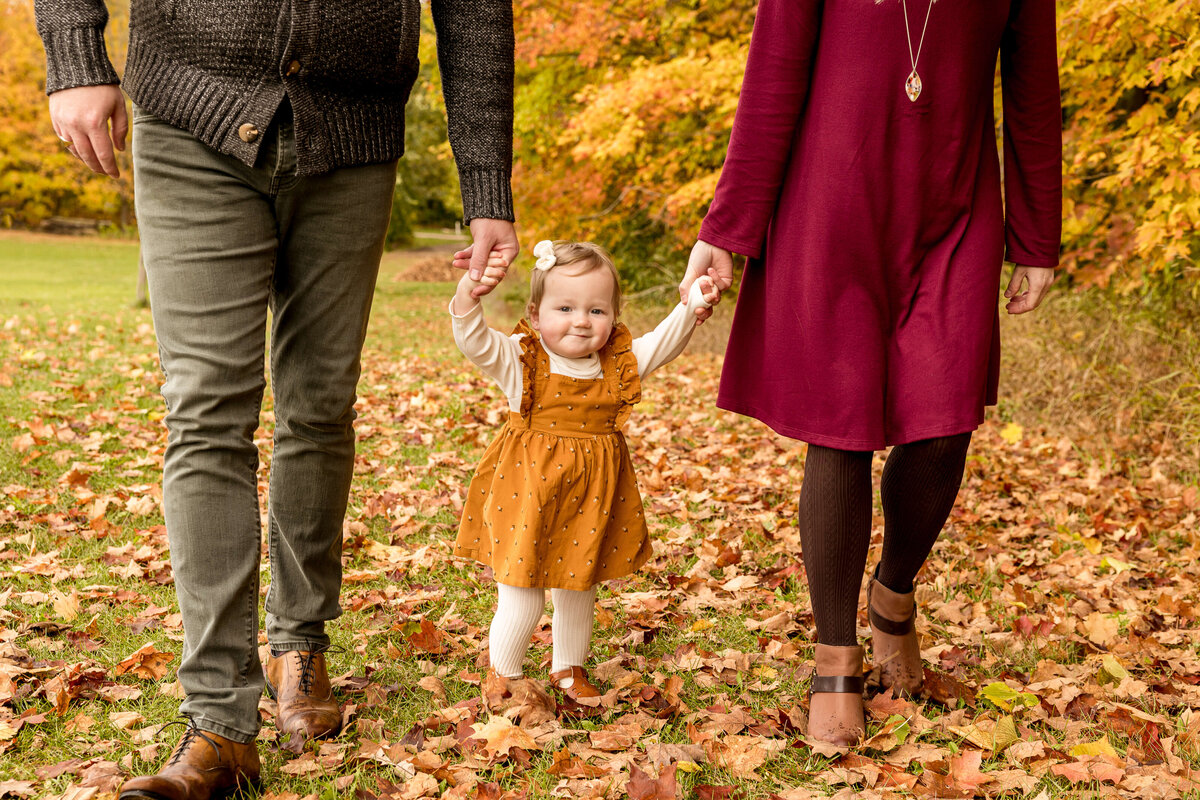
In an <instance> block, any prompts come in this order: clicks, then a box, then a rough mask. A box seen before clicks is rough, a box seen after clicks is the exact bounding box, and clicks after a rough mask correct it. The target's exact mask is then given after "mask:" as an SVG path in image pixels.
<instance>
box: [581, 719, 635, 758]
mask: <svg viewBox="0 0 1200 800" xmlns="http://www.w3.org/2000/svg"><path fill="white" fill-rule="evenodd" d="M641 737H642V729H641V726H639V725H637V724H636V723H632V722H625V723H613V724H611V725H605V726H604V727H603V728H601V729H600V730H598V731H591V732H590V733H588V739H589V740H590V741H591V743H592V747H594V748H596V749H597V750H608V751H611V752H617V751H620V750H628V749H630V748H631V747H633V745H634V743H636V742H637V741H638V739H640V738H641Z"/></svg>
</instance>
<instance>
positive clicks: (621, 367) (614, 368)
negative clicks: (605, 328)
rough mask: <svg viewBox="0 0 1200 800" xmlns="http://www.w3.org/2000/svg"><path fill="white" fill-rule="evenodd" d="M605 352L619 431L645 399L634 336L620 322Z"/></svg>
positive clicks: (606, 374)
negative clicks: (615, 402) (634, 347)
mask: <svg viewBox="0 0 1200 800" xmlns="http://www.w3.org/2000/svg"><path fill="white" fill-rule="evenodd" d="M604 348H605V355H604V377H605V379H606V380H607V381H608V382H609V386H610V387H611V388H612V391H613V394H615V395H616V397H617V414H616V418H615V419H614V421H613V424H614V426H615V427H617V428H620V427H621V426H622V425H624V424H625V421H626V420H628V419H629V415H630V414H631V413H632V412H633V407H634V406H635V405H637V404H638V402H640V401H641V399H642V379H641V376H640V375H638V365H637V356H635V355H634V354H633V334H631V333H630V332H629V328H626V327H625V325H624V323H620V322H618V323H617V324H616V325H614V326H613V330H612V333H611V334H610V335H609V337H608V344H606V345H605V346H604Z"/></svg>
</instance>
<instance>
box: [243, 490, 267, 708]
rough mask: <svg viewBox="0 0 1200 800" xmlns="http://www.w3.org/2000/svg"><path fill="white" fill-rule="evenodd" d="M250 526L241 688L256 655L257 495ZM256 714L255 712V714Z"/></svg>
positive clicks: (258, 529) (246, 682) (255, 495)
mask: <svg viewBox="0 0 1200 800" xmlns="http://www.w3.org/2000/svg"><path fill="white" fill-rule="evenodd" d="M251 517H252V520H253V521H252V525H253V527H252V528H251V530H254V531H255V533H256V535H255V537H254V540H255V546H254V576H253V577H252V578H251V579H250V586H249V587H247V591H246V639H245V641H246V648H245V662H244V663H243V664H242V674H241V675H240V676H239V677H240V678H241V681H242V685H243V686H248V685H249V683H250V680H249V678H250V669H251V667H252V666H253V665H254V661H255V658H256V656H257V654H258V635H257V633H258V581H259V577H258V576H259V562H260V560H261V556H260V555H259V545H258V542H259V537H260V536H261V535H262V534H261V532H260V531H261V528H260V527H259V526H260V525H261V523H260V522H259V520H258V493H257V492H255V494H254V509H253V511H252V514H251ZM255 714H257V711H256V712H255Z"/></svg>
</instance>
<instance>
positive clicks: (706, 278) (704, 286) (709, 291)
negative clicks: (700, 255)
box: [688, 275, 721, 325]
mask: <svg viewBox="0 0 1200 800" xmlns="http://www.w3.org/2000/svg"><path fill="white" fill-rule="evenodd" d="M696 282H697V283H698V284H700V296H701V297H703V298H704V302H706V303H708V304H709V306H715V305H716V304H717V303H719V302H721V290H720V289H718V288H717V281H716V279H715V278H713V277H712V276H711V275H701V276H700V277H699V278H697V279H696ZM688 291H689V292H690V291H691V290H690V289H689V290H688ZM707 310H709V311H711V310H712V309H711V308H709V309H707ZM696 324H697V325H698V324H700V321H699V320H697V321H696Z"/></svg>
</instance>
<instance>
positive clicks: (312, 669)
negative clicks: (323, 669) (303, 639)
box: [292, 645, 341, 694]
mask: <svg viewBox="0 0 1200 800" xmlns="http://www.w3.org/2000/svg"><path fill="white" fill-rule="evenodd" d="M340 650H341V648H335V647H333V646H332V645H326V646H325V647H322V648H320V649H317V650H312V651H309V652H307V653H305V652H302V651H300V650H293V651H292V652H293V653H295V654H296V658H298V659H300V691H301V692H303V693H304V694H312V688H313V681H315V680H316V679H317V665H316V663H315V661H316V658H317V656H319V655H324V654H325V653H329V652H335V653H336V652H340Z"/></svg>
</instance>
